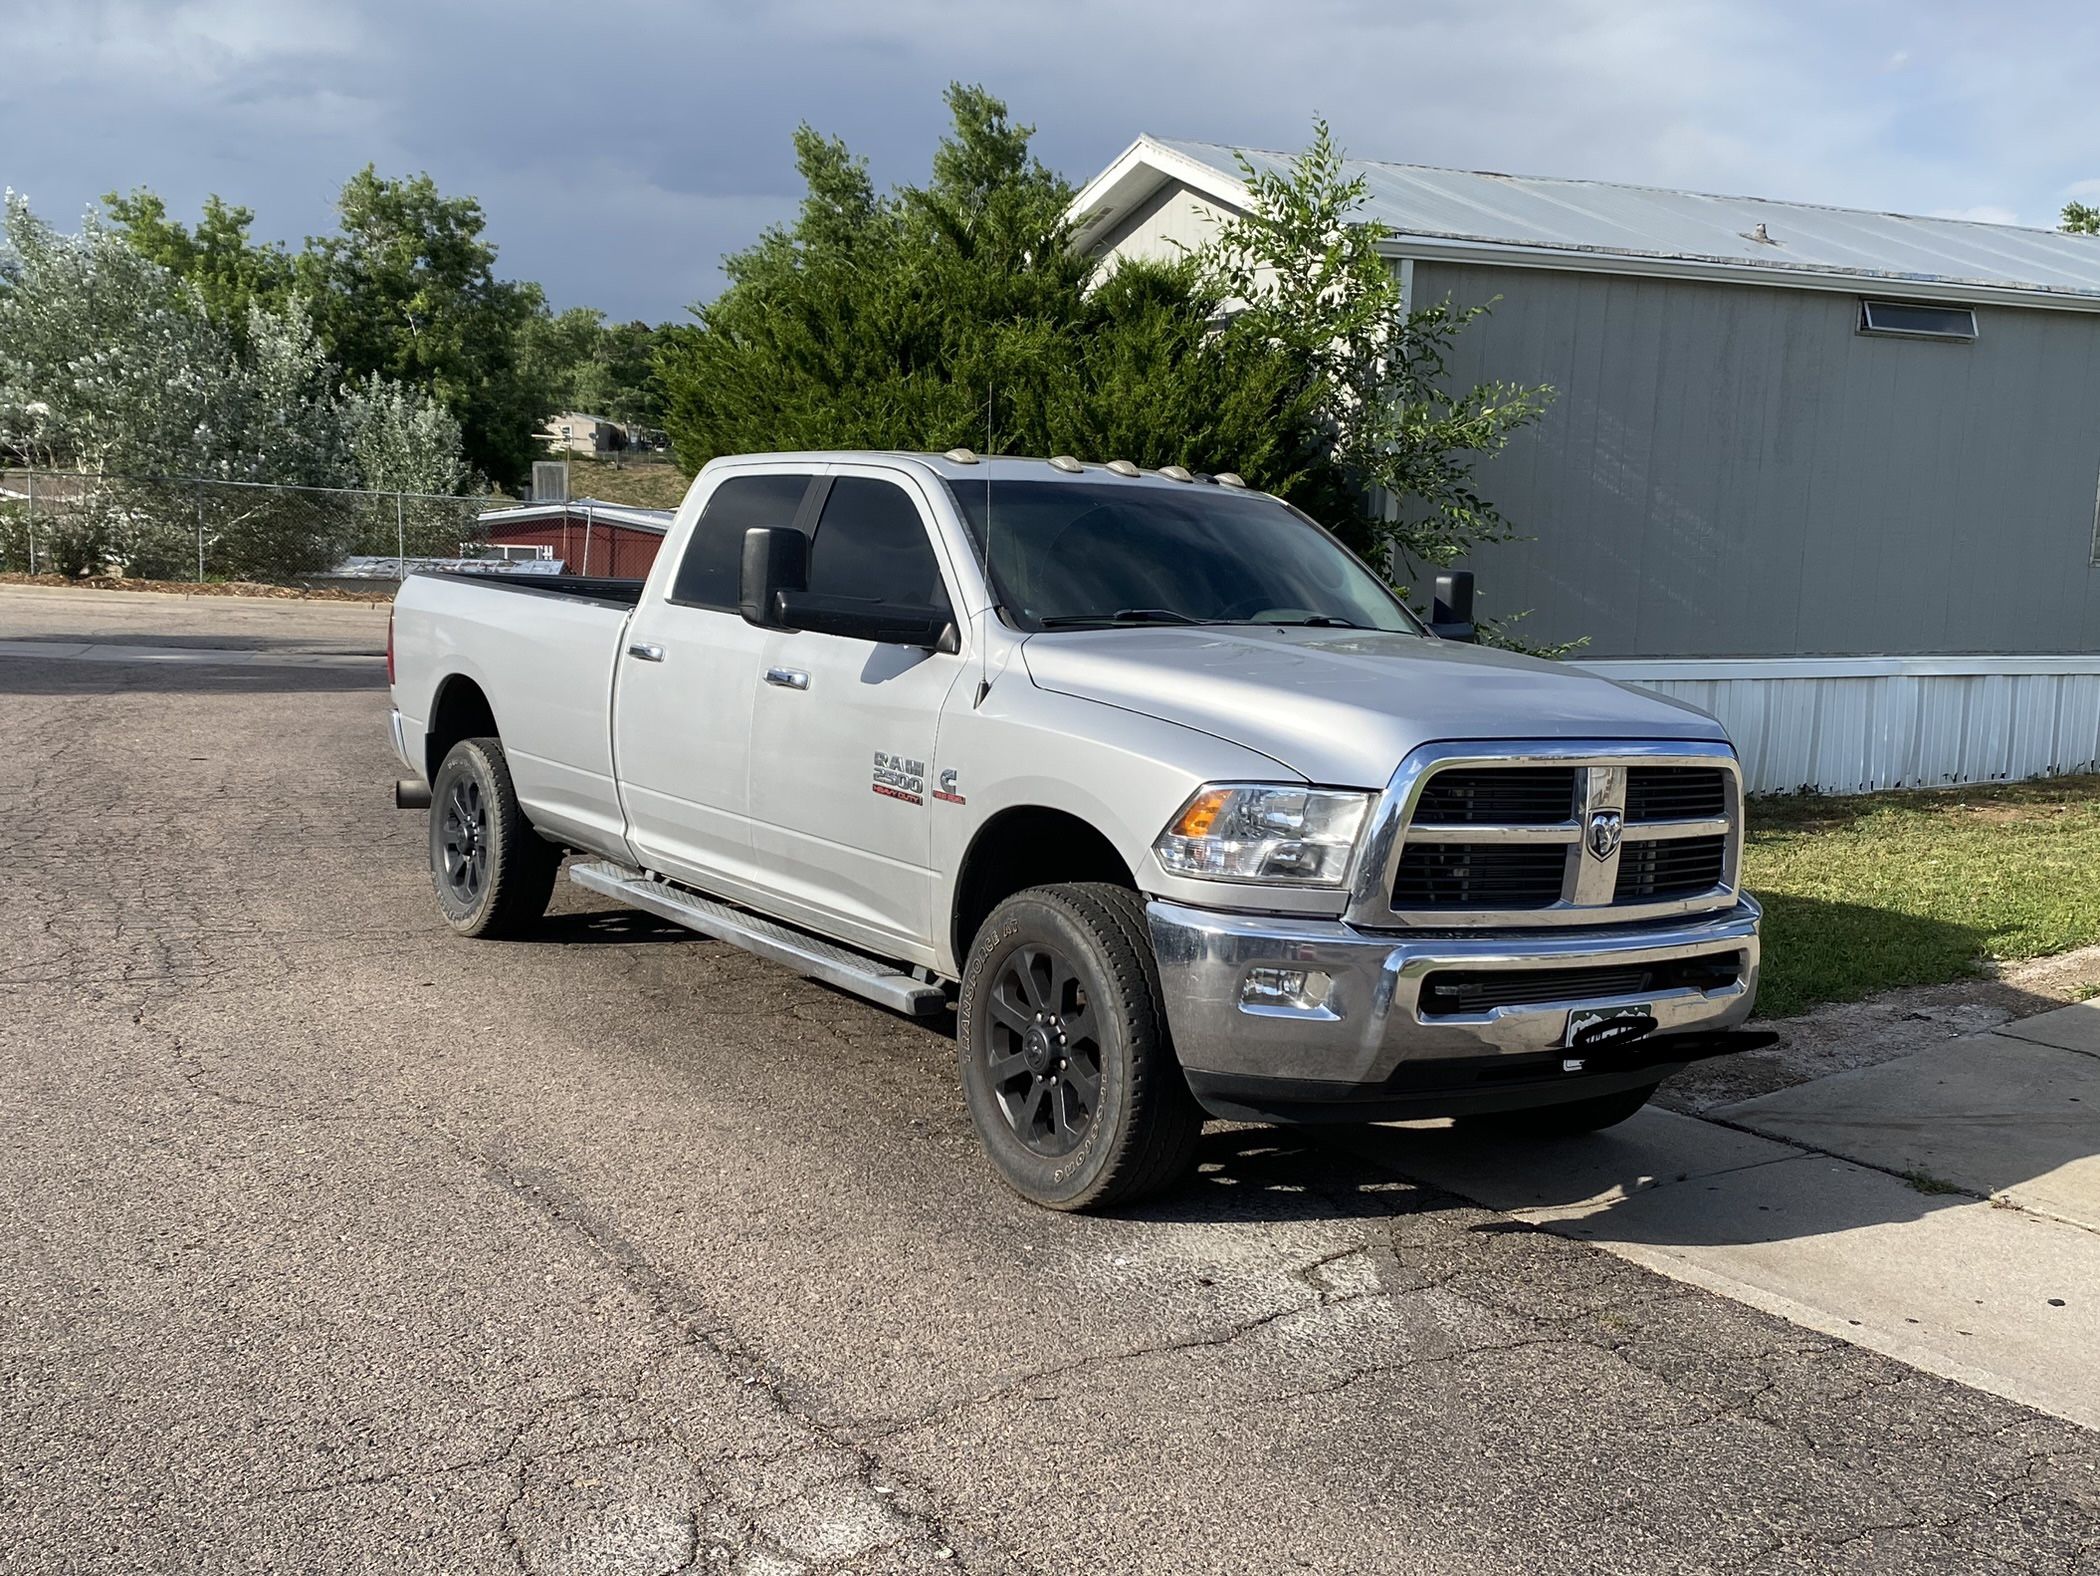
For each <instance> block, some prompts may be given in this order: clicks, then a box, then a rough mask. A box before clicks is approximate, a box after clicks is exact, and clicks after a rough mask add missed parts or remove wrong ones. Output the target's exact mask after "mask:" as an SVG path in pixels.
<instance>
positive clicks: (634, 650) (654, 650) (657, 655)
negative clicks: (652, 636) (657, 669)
mask: <svg viewBox="0 0 2100 1576" xmlns="http://www.w3.org/2000/svg"><path fill="white" fill-rule="evenodd" d="M627 654H628V655H629V656H630V657H640V658H641V659H642V660H643V661H644V662H661V661H663V659H664V648H663V647H662V646H658V645H653V644H651V643H650V642H649V641H646V640H631V641H629V642H628V643H627Z"/></svg>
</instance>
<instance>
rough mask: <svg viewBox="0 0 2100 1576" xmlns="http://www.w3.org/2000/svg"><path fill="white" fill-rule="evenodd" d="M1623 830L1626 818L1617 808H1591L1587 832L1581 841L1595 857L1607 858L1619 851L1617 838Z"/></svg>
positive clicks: (1623, 833)
mask: <svg viewBox="0 0 2100 1576" xmlns="http://www.w3.org/2000/svg"><path fill="white" fill-rule="evenodd" d="M1625 831H1626V818H1625V816H1623V815H1621V814H1620V813H1619V812H1618V811H1617V810H1592V811H1591V812H1590V829H1589V834H1588V836H1586V837H1585V838H1584V839H1583V842H1584V843H1585V845H1586V846H1587V847H1588V848H1589V851H1590V852H1591V853H1592V854H1594V855H1595V856H1596V857H1597V858H1599V859H1609V858H1611V856H1612V855H1613V854H1615V853H1617V852H1618V851H1619V839H1620V838H1621V837H1622V836H1623V835H1625Z"/></svg>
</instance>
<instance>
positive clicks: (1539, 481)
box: [1415, 262, 2100, 657]
mask: <svg viewBox="0 0 2100 1576" xmlns="http://www.w3.org/2000/svg"><path fill="white" fill-rule="evenodd" d="M1415 294H1416V299H1417V300H1418V301H1420V302H1428V301H1433V300H1435V299H1438V298H1439V297H1442V296H1444V295H1446V294H1448V295H1450V296H1451V297H1452V298H1453V299H1454V300H1456V301H1458V302H1461V303H1469V302H1477V301H1485V300H1487V299H1488V298H1490V297H1493V296H1497V295H1499V296H1501V297H1502V300H1501V302H1500V304H1498V305H1497V306H1496V307H1495V309H1494V311H1493V312H1492V313H1491V314H1490V315H1489V316H1487V317H1485V318H1483V319H1481V320H1480V321H1478V322H1476V323H1475V324H1474V325H1473V327H1472V328H1470V329H1468V330H1467V331H1466V332H1465V333H1464V334H1462V335H1461V336H1460V337H1459V340H1458V344H1457V354H1456V356H1455V358H1454V361H1453V365H1452V375H1453V377H1454V378H1456V379H1459V380H1462V381H1465V382H1472V381H1474V380H1476V379H1485V378H1500V379H1508V380H1513V381H1519V382H1544V383H1550V384H1552V385H1553V386H1554V387H1555V388H1556V389H1557V390H1558V391H1559V397H1558V399H1557V400H1556V401H1555V404H1554V406H1553V408H1552V409H1551V410H1550V411H1549V412H1548V413H1547V415H1546V417H1545V419H1544V420H1543V421H1542V422H1541V423H1540V424H1539V426H1538V427H1537V428H1536V429H1535V430H1533V431H1531V432H1529V433H1526V434H1524V435H1522V436H1521V437H1519V438H1518V439H1516V440H1515V442H1514V443H1513V444H1512V445H1511V447H1510V449H1509V450H1508V451H1507V452H1506V453H1505V454H1503V455H1501V456H1498V457H1496V458H1495V459H1492V460H1490V461H1488V462H1487V463H1486V464H1485V465H1484V466H1483V467H1482V468H1481V474H1480V479H1481V482H1482V485H1483V488H1484V490H1485V491H1486V493H1487V494H1488V496H1490V497H1492V498H1494V499H1495V500H1496V501H1497V502H1498V503H1500V504H1501V505H1502V506H1503V508H1504V509H1505V510H1506V511H1507V512H1508V514H1509V515H1510V517H1511V518H1512V520H1514V521H1515V522H1516V523H1517V524H1518V525H1519V527H1520V528H1521V529H1523V530H1525V531H1527V532H1530V533H1532V534H1534V535H1536V537H1537V538H1538V540H1536V541H1534V542H1523V543H1512V544H1505V545H1503V546H1499V547H1489V548H1485V549H1483V550H1482V551H1481V553H1480V554H1479V555H1478V559H1477V562H1476V563H1475V565H1474V567H1475V568H1476V569H1478V570H1479V572H1480V578H1481V596H1482V603H1483V607H1484V609H1485V610H1486V611H1488V612H1490V613H1496V614H1499V613H1507V612H1510V611H1513V610H1516V609H1521V608H1531V609H1533V613H1532V616H1531V617H1530V618H1529V619H1527V620H1525V621H1524V623H1523V624H1522V625H1521V626H1520V631H1521V633H1523V634H1524V635H1525V636H1526V637H1527V638H1529V639H1532V640H1536V641H1541V642H1544V641H1558V640H1567V639H1572V638H1575V637H1577V636H1582V635H1587V636H1589V637H1590V642H1591V643H1590V647H1589V652H1590V654H1593V655H1595V656H1598V657H1605V656H1761V655H1789V654H1797V653H1798V654H1831V655H1842V654H1859V653H1876V652H1889V653H1929V652H1947V653H1952V652H1972V651H1980V652H2008V653H2011V652H2073V651H2089V650H2093V649H2095V645H2096V642H2100V569H2095V568H2094V567H2093V565H2092V562H2091V558H2092V546H2093V513H2094V497H2095V483H2096V473H2100V316H2094V315H2091V314H2087V313H2082V312H2052V311H2034V310H2027V309H2021V308H2011V307H1983V308H1979V309H1978V312H1977V318H1978V325H1979V337H1978V339H1977V340H1976V342H1975V343H1974V344H1967V345H1958V344H1943V343H1935V342H1925V341H1909V340H1898V339H1882V338H1872V337H1867V336H1863V335H1860V334H1858V333H1856V332H1855V331H1854V325H1855V321H1856V316H1857V311H1858V306H1857V298H1856V297H1854V296H1852V295H1848V294H1839V293H1835V292H1823V291H1806V290H1783V289H1767V288H1758V287H1756V286H1746V285H1717V284H1702V283H1696V282H1691V281H1677V280H1663V279H1636V278H1621V277H1611V276H1606V275H1597V274H1573V273H1556V272H1553V271H1550V270H1543V269H1519V268H1497V267H1491V266H1461V265H1455V264H1441V263H1439V264H1432V263H1426V262H1425V263H1418V264H1417V265H1416V268H1415Z"/></svg>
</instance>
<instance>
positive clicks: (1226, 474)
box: [1211, 471, 1247, 487]
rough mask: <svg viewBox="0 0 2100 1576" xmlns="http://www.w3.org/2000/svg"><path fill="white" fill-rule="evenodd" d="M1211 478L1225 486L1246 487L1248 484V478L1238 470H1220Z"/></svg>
mask: <svg viewBox="0 0 2100 1576" xmlns="http://www.w3.org/2000/svg"><path fill="white" fill-rule="evenodd" d="M1211 480H1212V481H1214V482H1216V483H1218V484H1219V485H1220V486H1223V487H1244V486H1246V485H1247V478H1246V477H1244V476H1242V475H1241V474H1240V473H1239V472H1238V471H1219V472H1218V473H1217V474H1216V475H1215V476H1213V477H1211Z"/></svg>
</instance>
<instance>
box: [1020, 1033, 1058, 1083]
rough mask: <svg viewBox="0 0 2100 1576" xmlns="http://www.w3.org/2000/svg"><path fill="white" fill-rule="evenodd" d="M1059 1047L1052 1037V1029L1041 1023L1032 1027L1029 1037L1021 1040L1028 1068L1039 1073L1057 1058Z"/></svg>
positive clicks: (1022, 1053)
mask: <svg viewBox="0 0 2100 1576" xmlns="http://www.w3.org/2000/svg"><path fill="white" fill-rule="evenodd" d="M1056 1053H1057V1047H1056V1046H1055V1044H1053V1043H1052V1041H1051V1039H1050V1031H1049V1030H1048V1029H1046V1028H1044V1027H1043V1026H1042V1025H1041V1024H1040V1023H1038V1024H1035V1025H1033V1026H1032V1027H1030V1029H1029V1031H1028V1034H1027V1037H1026V1038H1025V1039H1023V1040H1022V1041H1021V1056H1022V1059H1023V1060H1025V1061H1026V1062H1027V1063H1028V1070H1029V1071H1030V1072H1032V1073H1039V1072H1042V1071H1044V1070H1045V1069H1046V1068H1048V1067H1049V1065H1050V1063H1051V1062H1052V1061H1053V1060H1054V1059H1055V1058H1056Z"/></svg>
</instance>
